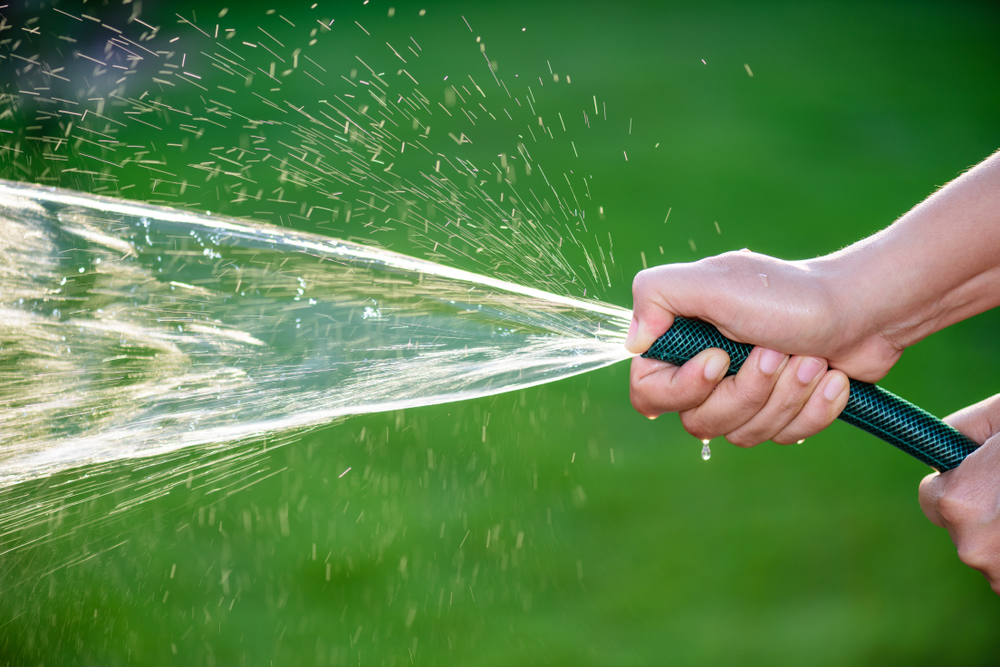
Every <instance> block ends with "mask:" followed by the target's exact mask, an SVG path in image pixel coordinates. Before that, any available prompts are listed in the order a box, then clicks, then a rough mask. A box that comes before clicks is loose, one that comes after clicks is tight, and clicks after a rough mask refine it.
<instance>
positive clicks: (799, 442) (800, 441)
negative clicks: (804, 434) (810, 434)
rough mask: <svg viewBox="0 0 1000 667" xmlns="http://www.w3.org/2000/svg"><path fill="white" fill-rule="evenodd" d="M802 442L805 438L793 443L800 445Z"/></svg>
mask: <svg viewBox="0 0 1000 667" xmlns="http://www.w3.org/2000/svg"><path fill="white" fill-rule="evenodd" d="M803 442H805V440H804V439H803V440H799V441H798V442H796V443H795V444H796V445H801V444H802V443H803Z"/></svg>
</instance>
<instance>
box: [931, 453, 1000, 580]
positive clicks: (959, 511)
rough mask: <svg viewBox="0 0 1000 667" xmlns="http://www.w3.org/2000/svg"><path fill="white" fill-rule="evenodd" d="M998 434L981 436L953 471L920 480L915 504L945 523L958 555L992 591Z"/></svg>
mask: <svg viewBox="0 0 1000 667" xmlns="http://www.w3.org/2000/svg"><path fill="white" fill-rule="evenodd" d="M998 469H1000V436H995V437H993V438H990V439H989V440H987V441H986V442H985V443H984V444H983V446H982V447H980V448H979V449H977V450H976V451H975V452H973V453H972V454H970V455H969V456H968V457H967V458H966V459H965V461H963V462H962V464H961V465H960V466H958V467H957V468H955V469H954V470H949V471H948V472H945V473H941V474H940V475H932V476H930V477H928V478H925V479H924V480H923V481H922V482H921V484H920V505H921V508H924V514H926V515H927V518H928V519H930V520H931V522H933V523H934V524H936V525H938V526H941V527H943V528H946V529H947V530H948V534H949V536H950V537H951V540H952V542H954V543H955V547H956V548H957V550H958V557H959V558H960V559H961V561H962V562H963V563H965V564H966V565H968V566H969V567H971V568H973V569H976V570H979V571H980V572H982V573H983V574H984V575H986V578H987V579H989V580H990V583H991V585H993V586H994V590H996V584H997V583H1000V506H998V502H997V500H998V498H1000V478H998V477H997V474H996V471H997V470H998Z"/></svg>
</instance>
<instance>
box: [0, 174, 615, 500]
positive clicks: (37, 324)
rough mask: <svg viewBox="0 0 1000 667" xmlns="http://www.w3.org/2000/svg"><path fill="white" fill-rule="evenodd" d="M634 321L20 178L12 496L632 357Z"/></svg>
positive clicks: (2, 352) (11, 332)
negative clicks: (183, 451)
mask: <svg viewBox="0 0 1000 667" xmlns="http://www.w3.org/2000/svg"><path fill="white" fill-rule="evenodd" d="M629 318H630V312H629V311H628V310H626V309H622V308H618V307H615V306H608V305H605V304H601V303H597V302H592V301H586V300H580V299H574V298H568V297H562V296H558V295H555V294H550V293H547V292H544V291H541V290H537V289H531V288H525V287H520V286H518V285H515V284H512V283H509V282H505V281H502V280H499V279H495V278H491V277H489V276H484V275H477V274H474V273H471V272H467V271H461V270H455V269H450V268H448V267H446V266H442V265H440V264H436V263H433V262H430V261H426V260H420V259H414V258H411V257H407V256H405V255H401V254H398V253H393V252H389V251H386V250H382V249H377V248H373V247H369V246H366V245H362V244H358V243H351V242H346V241H341V240H337V239H332V238H326V237H322V236H318V235H315V234H308V233H303V232H295V231H290V230H288V229H283V228H279V227H272V226H267V225H258V224H249V223H246V222H240V221H236V220H232V219H224V218H219V217H211V216H207V215H197V214H193V213H189V212H181V211H178V210H174V209H168V208H162V207H155V206H149V205H145V204H139V203H134V202H128V201H125V200H121V199H110V198H104V197H98V196H91V195H85V194H81V193H78V192H72V191H68V190H59V189H54V188H46V187H41V186H37V185H30V184H23V183H13V182H7V181H0V486H6V485H9V484H12V483H16V482H19V481H23V480H27V479H32V478H37V477H41V476H44V475H49V474H52V473H54V472H57V471H60V470H63V469H67V468H71V467H77V466H82V465H85V464H92V463H100V462H107V461H114V460H118V459H123V458H129V457H141V456H152V455H157V454H164V453H167V452H171V451H174V450H177V449H179V448H182V447H188V446H192V445H198V444H207V443H224V442H230V441H235V440H239V439H243V438H248V437H253V436H259V435H260V434H265V433H268V432H278V431H285V430H288V429H292V428H296V427H301V426H307V425H312V424H320V423H324V422H328V421H330V420H332V419H335V418H338V417H343V416H346V415H352V414H361V413H368V412H376V411H383V410H392V409H400V408H407V407H415V406H420V405H429V404H434V403H442V402H447V401H456V400H464V399H469V398H474V397H479V396H484V395H489V394H495V393H499V392H503V391H511V390H515V389H521V388H524V387H529V386H532V385H537V384H540V383H544V382H550V381H553V380H558V379H560V378H564V377H568V376H571V375H576V374H579V373H583V372H586V371H589V370H593V369H596V368H600V367H602V366H606V365H609V364H612V363H615V362H617V361H620V360H622V359H625V358H628V357H629V356H630V355H629V353H628V352H627V351H625V349H624V347H623V346H622V342H623V341H624V338H625V333H626V331H627V328H628V324H629Z"/></svg>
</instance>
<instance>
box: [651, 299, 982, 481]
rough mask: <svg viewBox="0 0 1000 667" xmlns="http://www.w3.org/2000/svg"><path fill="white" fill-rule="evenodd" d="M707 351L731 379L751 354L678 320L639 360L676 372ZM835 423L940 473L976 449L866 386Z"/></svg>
mask: <svg viewBox="0 0 1000 667" xmlns="http://www.w3.org/2000/svg"><path fill="white" fill-rule="evenodd" d="M710 347H717V348H721V349H723V350H725V351H726V352H727V353H728V354H729V359H730V365H729V373H728V374H729V375H735V374H736V372H737V371H738V370H739V369H740V367H742V366H743V362H744V361H746V359H747V357H748V356H749V355H750V351H751V350H753V346H752V345H747V344H745V343H737V342H735V341H732V340H730V339H728V338H726V337H725V336H723V335H722V334H721V333H719V330H718V329H716V328H715V327H713V326H712V325H711V324H707V323H705V322H699V321H698V320H691V319H687V318H684V317H678V318H675V319H674V324H673V326H671V327H670V330H669V331H667V332H666V333H665V334H663V335H662V336H660V337H659V338H658V339H657V340H656V342H655V343H653V345H652V346H651V347H650V348H649V350H647V351H646V353H645V354H643V355H642V356H644V357H650V358H653V359H660V360H662V361H667V362H669V363H672V364H676V365H678V366H679V365H681V364H683V363H684V362H686V361H688V360H689V359H691V358H692V357H694V356H695V355H696V354H698V353H699V352H701V351H702V350H705V349H707V348H710ZM840 419H842V420H844V421H845V422H847V423H848V424H853V425H854V426H857V427H858V428H860V429H862V430H864V431H867V432H868V433H871V434H872V435H874V436H876V437H878V438H881V439H882V440H885V441H886V442H888V443H889V444H890V445H894V446H896V447H898V448H899V449H901V450H903V451H904V452H906V453H907V454H909V455H910V456H913V457H914V458H916V459H919V460H920V461H923V462H924V463H926V464H927V465H929V466H931V467H932V468H934V469H936V470H939V471H941V472H944V471H946V470H951V469H952V468H956V467H958V465H959V464H960V463H961V462H962V461H963V460H964V459H965V457H966V456H968V455H969V454H971V453H972V452H973V451H974V450H975V449H976V448H977V447H978V445H977V444H976V443H974V442H973V441H972V440H970V439H969V438H967V437H965V436H964V435H962V434H961V433H959V432H958V431H957V430H955V429H954V428H952V427H951V426H949V425H948V424H945V423H944V422H943V421H941V420H940V419H938V418H937V417H935V416H934V415H932V414H930V413H929V412H927V411H925V410H922V409H921V408H918V407H917V406H915V405H913V404H912V403H910V402H909V401H905V400H903V399H902V398H900V397H899V396H896V395H895V394H893V393H892V392H889V391H886V390H885V389H882V388H881V387H879V386H876V385H873V384H869V383H867V382H859V381H857V380H851V395H850V397H849V398H848V399H847V407H845V408H844V411H843V412H842V413H840Z"/></svg>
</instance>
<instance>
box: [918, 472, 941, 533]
mask: <svg viewBox="0 0 1000 667" xmlns="http://www.w3.org/2000/svg"><path fill="white" fill-rule="evenodd" d="M943 495H944V481H943V480H942V479H941V473H937V472H932V473H931V474H930V475H927V476H926V477H924V478H923V479H922V480H920V509H922V510H923V511H924V516H926V517H927V519H928V520H929V521H930V522H931V523H933V524H934V525H935V526H938V527H939V528H944V527H945V525H944V519H943V518H942V517H941V512H940V511H938V501H940V500H941V496H943Z"/></svg>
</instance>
